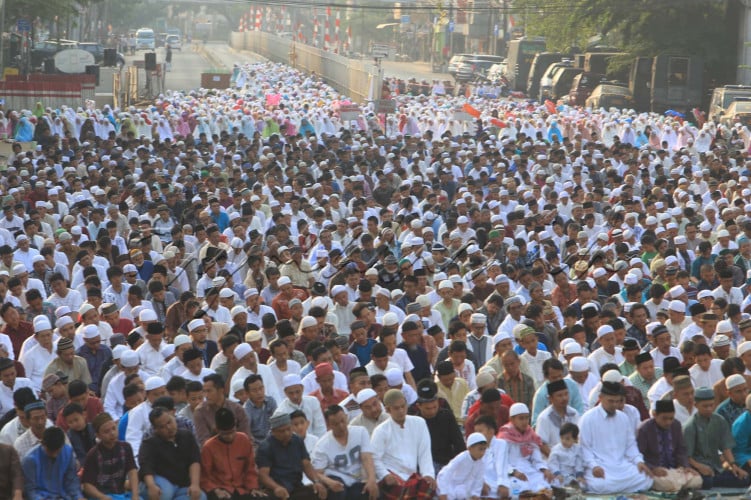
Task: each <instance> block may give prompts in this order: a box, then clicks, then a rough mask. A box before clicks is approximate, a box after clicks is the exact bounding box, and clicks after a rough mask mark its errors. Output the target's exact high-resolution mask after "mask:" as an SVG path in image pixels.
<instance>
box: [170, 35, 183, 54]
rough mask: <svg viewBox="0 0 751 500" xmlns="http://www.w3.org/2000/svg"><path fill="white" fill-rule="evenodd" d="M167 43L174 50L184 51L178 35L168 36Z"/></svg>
mask: <svg viewBox="0 0 751 500" xmlns="http://www.w3.org/2000/svg"><path fill="white" fill-rule="evenodd" d="M167 43H168V44H169V46H170V47H172V50H179V51H182V50H183V45H182V43H181V41H180V37H179V36H178V35H167Z"/></svg>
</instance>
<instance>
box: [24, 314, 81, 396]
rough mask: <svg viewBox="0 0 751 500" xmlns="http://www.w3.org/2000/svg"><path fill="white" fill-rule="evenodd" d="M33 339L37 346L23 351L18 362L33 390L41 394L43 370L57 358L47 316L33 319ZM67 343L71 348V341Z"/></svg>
mask: <svg viewBox="0 0 751 500" xmlns="http://www.w3.org/2000/svg"><path fill="white" fill-rule="evenodd" d="M34 339H35V340H36V342H37V344H36V345H35V346H34V347H32V348H31V349H29V350H27V351H25V352H24V353H23V356H22V357H21V359H19V361H20V362H21V364H22V365H23V366H24V368H25V369H26V375H27V378H28V379H29V380H31V385H32V387H33V388H34V390H35V391H37V392H41V390H42V379H43V378H44V370H45V369H46V368H47V365H49V364H50V363H51V362H52V361H53V360H54V359H55V357H56V356H57V354H56V353H55V349H54V344H53V342H52V325H51V324H50V320H49V319H47V316H41V315H40V316H37V317H35V318H34ZM66 340H67V339H66ZM68 343H70V345H71V347H72V346H73V341H71V340H68Z"/></svg>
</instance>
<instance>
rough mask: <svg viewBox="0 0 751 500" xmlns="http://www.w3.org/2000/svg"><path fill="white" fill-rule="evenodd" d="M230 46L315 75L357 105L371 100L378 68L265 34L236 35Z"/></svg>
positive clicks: (254, 32) (232, 38)
mask: <svg viewBox="0 0 751 500" xmlns="http://www.w3.org/2000/svg"><path fill="white" fill-rule="evenodd" d="M230 46H231V47H232V48H234V49H236V50H249V51H252V52H255V53H257V54H260V55H262V56H264V57H266V58H268V59H270V60H272V61H276V62H282V63H286V64H290V65H292V66H294V67H295V68H298V69H302V70H304V71H306V72H309V73H313V72H314V73H315V74H316V75H318V76H319V77H321V78H323V79H324V80H325V81H326V82H328V83H329V84H330V85H331V86H333V87H334V88H336V89H337V90H338V91H339V92H341V93H342V94H345V95H347V96H349V97H350V98H351V99H353V100H354V101H356V102H364V101H366V100H367V99H368V98H369V88H370V86H371V81H372V78H373V77H374V76H375V75H376V74H377V72H376V68H375V66H373V65H372V64H367V63H365V62H364V61H362V60H359V59H349V58H347V57H344V56H341V55H339V54H334V53H333V52H328V51H325V50H322V49H318V48H315V47H311V46H309V45H305V44H302V43H295V42H294V41H293V40H290V39H289V38H283V37H280V36H276V35H274V34H272V33H266V32H263V31H245V32H233V33H232V34H231V35H230Z"/></svg>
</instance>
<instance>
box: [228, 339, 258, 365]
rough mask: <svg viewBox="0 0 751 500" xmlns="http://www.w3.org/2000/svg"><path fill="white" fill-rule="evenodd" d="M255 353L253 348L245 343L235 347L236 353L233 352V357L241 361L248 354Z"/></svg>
mask: <svg viewBox="0 0 751 500" xmlns="http://www.w3.org/2000/svg"><path fill="white" fill-rule="evenodd" d="M252 351H253V348H252V347H250V345H248V344H246V343H245V342H243V343H241V344H237V345H236V346H235V349H234V351H232V355H233V356H234V357H235V359H236V360H238V361H239V360H241V359H243V358H244V357H245V356H247V355H248V354H250V353H251V352H252Z"/></svg>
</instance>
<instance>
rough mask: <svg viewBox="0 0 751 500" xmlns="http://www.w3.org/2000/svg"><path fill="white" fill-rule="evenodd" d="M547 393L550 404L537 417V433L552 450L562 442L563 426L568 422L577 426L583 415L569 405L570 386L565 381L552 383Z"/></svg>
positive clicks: (548, 386)
mask: <svg viewBox="0 0 751 500" xmlns="http://www.w3.org/2000/svg"><path fill="white" fill-rule="evenodd" d="M547 391H548V401H549V402H550V404H549V405H548V406H547V407H546V408H545V409H544V410H542V412H541V413H540V415H539V416H538V417H537V421H536V422H535V432H537V435H538V436H540V439H542V442H543V443H544V444H546V445H547V446H548V447H550V448H552V447H553V446H555V445H556V444H558V443H560V441H561V438H560V431H561V426H562V425H563V424H565V423H567V422H570V423H572V424H577V423H578V422H579V418H580V417H581V415H579V412H578V411H576V410H575V409H574V408H572V407H570V406H569V405H568V402H569V394H568V386H567V385H566V382H565V381H564V380H556V381H555V382H550V383H549V384H548V385H547Z"/></svg>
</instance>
